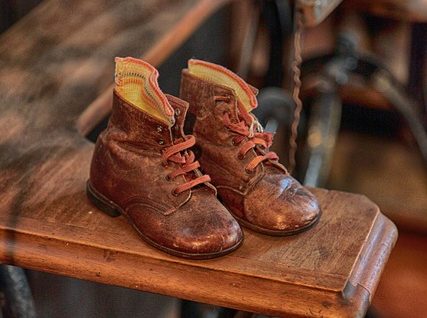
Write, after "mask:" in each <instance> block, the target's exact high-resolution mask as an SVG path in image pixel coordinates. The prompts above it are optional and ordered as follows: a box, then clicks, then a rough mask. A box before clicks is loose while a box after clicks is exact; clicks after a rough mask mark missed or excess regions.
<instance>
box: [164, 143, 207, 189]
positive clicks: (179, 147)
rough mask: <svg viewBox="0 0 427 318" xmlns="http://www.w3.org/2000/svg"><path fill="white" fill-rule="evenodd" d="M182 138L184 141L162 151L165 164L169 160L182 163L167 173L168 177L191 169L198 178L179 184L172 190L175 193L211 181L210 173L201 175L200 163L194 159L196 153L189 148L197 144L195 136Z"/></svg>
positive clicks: (176, 175)
mask: <svg viewBox="0 0 427 318" xmlns="http://www.w3.org/2000/svg"><path fill="white" fill-rule="evenodd" d="M182 139H183V141H182V142H180V143H177V144H174V145H172V146H169V147H167V148H165V149H164V150H163V152H162V160H163V163H164V164H165V165H167V163H168V161H171V162H174V163H177V164H179V165H180V166H179V167H178V168H177V169H175V170H174V171H173V172H171V173H170V174H168V175H167V179H168V180H172V179H174V178H176V177H178V176H180V175H186V174H188V173H189V172H191V171H193V172H194V175H195V176H196V178H193V179H191V180H190V181H187V182H185V183H183V184H181V185H179V186H177V187H176V188H175V189H174V190H173V192H172V194H174V195H178V194H180V193H181V192H184V191H187V190H189V189H192V188H194V187H195V186H197V185H199V184H202V183H205V182H209V181H211V178H210V177H209V176H208V175H201V173H200V172H199V171H198V170H196V169H198V168H199V167H200V164H199V162H198V161H194V159H195V156H194V153H193V152H192V151H191V150H188V149H189V148H191V147H193V146H194V145H195V144H196V139H195V138H194V136H192V135H188V136H185V138H182Z"/></svg>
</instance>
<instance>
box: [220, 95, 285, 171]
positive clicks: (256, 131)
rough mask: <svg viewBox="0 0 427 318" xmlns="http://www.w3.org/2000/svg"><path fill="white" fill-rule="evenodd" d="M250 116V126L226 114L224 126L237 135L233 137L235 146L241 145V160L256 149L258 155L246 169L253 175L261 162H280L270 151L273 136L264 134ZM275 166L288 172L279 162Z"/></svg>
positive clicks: (225, 99)
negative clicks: (234, 120)
mask: <svg viewBox="0 0 427 318" xmlns="http://www.w3.org/2000/svg"><path fill="white" fill-rule="evenodd" d="M228 100H229V99H228V98H227V97H224V96H215V101H228ZM249 115H250V116H251V117H252V121H251V123H250V124H248V123H247V122H246V121H245V120H244V119H241V118H239V121H238V122H236V123H233V122H232V121H231V119H230V114H229V113H228V112H226V113H224V124H225V126H226V127H227V128H228V129H229V130H231V131H232V132H234V133H236V134H237V135H236V136H235V137H233V144H234V145H240V144H241V147H240V149H239V152H238V158H239V159H240V160H243V159H244V158H245V156H246V154H247V153H248V152H249V151H250V150H251V149H255V151H256V153H257V154H258V155H257V156H256V157H255V158H253V159H252V160H251V161H250V162H249V163H248V165H247V166H246V167H245V170H246V172H248V173H252V172H254V171H255V169H256V167H257V166H258V165H259V164H260V163H261V162H264V161H270V160H272V161H278V160H279V156H278V155H277V154H276V153H275V152H274V151H269V150H268V149H269V148H270V146H271V145H272V143H273V134H272V133H268V132H263V129H262V126H261V124H260V123H259V122H258V120H257V119H256V118H255V116H253V115H252V114H249ZM258 146H261V147H262V149H260V148H259V147H258ZM275 164H276V165H278V166H280V168H281V169H283V170H284V171H286V169H285V167H284V166H282V165H281V164H280V163H279V162H275Z"/></svg>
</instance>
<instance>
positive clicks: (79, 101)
mask: <svg viewBox="0 0 427 318" xmlns="http://www.w3.org/2000/svg"><path fill="white" fill-rule="evenodd" d="M225 2H226V1H223V2H222V3H225ZM219 4H220V2H218V1H215V0H212V1H208V0H201V1H197V0H185V1H184V0H180V1H177V0H176V1H172V0H168V1H166V0H165V1H154V0H145V1H137V0H128V1H123V2H118V1H107V0H93V1H84V0H76V1H58V0H48V1H45V2H44V3H43V4H42V5H41V6H39V7H37V8H36V9H35V10H34V11H33V12H31V13H30V14H29V15H28V16H27V17H26V18H24V19H23V20H22V21H21V22H19V23H18V24H17V25H15V26H14V27H12V28H11V29H10V30H9V31H8V32H7V33H6V34H4V35H2V36H1V37H0V114H1V115H0V260H1V261H2V262H5V263H9V264H15V265H18V266H22V267H25V268H31V269H35V270H40V271H45V272H50V273H55V274H61V275H66V276H70V277H77V278H81V279H87V280H91V281H95V282H100V283H105V284H113V285H119V286H125V287H129V288H134V289H139V290H145V291H150V292H155V293H161V294H165V295H171V296H176V297H180V298H185V299H191V300H197V301H201V302H206V303H211V304H216V305H221V306H227V307H233V308H238V309H242V310H247V311H253V312H261V313H265V314H272V315H280V316H283V315H296V316H298V315H299V316H313V317H336V316H339V317H362V316H363V314H364V312H365V311H366V309H367V306H368V304H369V302H370V300H371V298H372V296H373V294H374V292H375V289H376V285H377V283H378V280H379V277H380V275H381V272H382V270H383V268H384V265H385V263H386V261H387V258H388V256H389V254H390V252H391V249H392V247H393V244H394V242H395V240H396V237H397V231H396V229H395V227H394V225H393V224H392V223H391V222H390V221H389V220H388V219H386V218H385V217H384V216H383V215H382V214H381V213H380V211H379V209H378V208H377V206H376V205H375V204H373V203H372V202H371V201H369V200H368V199H367V198H366V197H363V196H359V195H353V194H347V193H340V192H333V191H331V192H328V191H326V190H321V189H314V190H313V191H314V192H315V194H316V195H317V196H318V198H319V200H320V204H321V206H322V210H323V216H322V219H321V221H320V223H319V224H317V225H316V226H315V227H314V228H313V229H311V230H310V231H308V232H305V233H303V234H300V235H297V236H292V237H286V238H277V237H268V236H263V235H258V234H255V233H251V232H249V231H246V232H245V243H244V245H243V246H242V248H240V249H239V250H237V251H236V252H234V253H233V254H231V255H228V256H226V257H223V258H219V259H215V260H210V261H189V260H184V259H180V258H175V257H172V256H168V255H166V254H164V253H162V252H160V251H157V250H155V249H153V248H151V247H150V246H148V245H147V244H145V243H144V242H143V241H142V240H141V239H140V238H139V237H138V236H137V234H136V233H135V232H134V231H133V230H132V228H131V227H130V225H129V224H127V223H126V221H125V220H124V219H123V218H117V219H111V218H109V217H108V216H105V215H104V214H102V213H100V212H99V211H97V210H96V208H94V207H93V206H92V205H91V204H90V203H89V202H88V200H87V199H86V196H85V193H84V191H85V182H86V179H87V177H88V167H89V163H90V159H91V152H92V150H93V145H92V144H91V143H89V142H88V141H86V139H85V138H84V137H83V136H82V135H80V134H79V133H78V130H77V128H76V122H77V121H78V119H79V117H80V116H81V114H82V113H83V112H84V110H85V109H86V107H87V105H89V104H90V103H91V102H92V101H93V100H95V99H96V97H97V96H98V95H99V94H100V93H101V92H103V91H104V90H105V89H106V88H108V87H109V85H111V82H112V74H113V66H114V65H113V58H114V56H116V55H121V56H126V55H131V56H145V55H146V54H148V53H147V52H152V50H153V48H155V47H158V45H159V43H163V44H161V47H163V48H164V50H169V51H170V52H172V50H173V48H174V47H176V46H177V45H178V44H179V43H178V42H182V41H183V40H184V37H183V38H182V39H181V40H180V41H178V42H176V43H173V44H172V46H171V47H168V45H167V43H169V42H168V41H166V42H164V39H165V38H167V37H169V38H170V33H169V32H173V30H176V29H175V28H176V27H178V26H180V27H184V26H190V27H191V28H196V27H197V23H194V21H193V18H194V12H195V11H194V10H201V11H198V12H202V11H203V12H204V16H205V17H207V16H208V15H209V13H212V12H213V11H214V10H215V9H216V8H218V7H219ZM186 19H191V21H188V24H187V23H183V21H184V22H185V20H186ZM199 22H202V19H199ZM171 30H172V31H171ZM187 31H188V30H187ZM187 31H186V32H187ZM187 33H191V32H189V31H188V32H187ZM162 41H163V42H162ZM156 45H157V46H156ZM170 52H169V53H170ZM163 53H164V52H163ZM167 55H168V54H166V53H164V54H163V56H162V58H159V59H158V60H157V63H160V62H161V60H162V59H164V58H166V57H167ZM86 114H87V113H86ZM96 117H97V116H96V112H95V116H93V117H92V116H87V117H86V119H85V120H86V124H88V123H89V122H90V121H91V119H92V120H93V118H96Z"/></svg>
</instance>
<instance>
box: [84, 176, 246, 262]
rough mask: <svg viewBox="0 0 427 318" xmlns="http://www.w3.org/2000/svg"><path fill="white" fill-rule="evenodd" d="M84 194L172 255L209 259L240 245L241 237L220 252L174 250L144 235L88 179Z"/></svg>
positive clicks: (143, 237) (153, 244)
mask: <svg viewBox="0 0 427 318" xmlns="http://www.w3.org/2000/svg"><path fill="white" fill-rule="evenodd" d="M86 195H87V197H88V199H89V201H91V202H92V203H93V205H95V206H96V207H97V208H98V209H99V210H101V211H102V212H104V213H105V214H107V215H108V216H110V217H118V216H120V215H123V216H125V217H126V219H127V221H128V222H129V223H130V224H131V225H132V226H133V228H134V229H135V230H136V232H137V233H138V234H139V236H140V237H141V238H142V239H143V240H144V241H145V242H147V243H148V244H150V245H152V246H154V247H155V248H157V249H159V250H161V251H163V252H165V253H168V254H171V255H174V256H179V257H183V258H187V259H195V260H196V259H197V260H203V259H211V258H216V257H220V256H224V255H226V254H229V253H231V252H233V251H234V250H236V249H237V248H239V247H240V245H242V242H243V239H242V240H240V241H239V242H238V243H237V244H235V245H233V246H232V247H229V248H227V249H225V250H222V251H221V252H213V253H204V254H198V253H185V252H180V251H176V250H173V249H170V248H168V247H165V246H162V245H160V244H158V243H156V242H154V241H153V240H151V239H150V238H148V237H147V236H146V235H144V234H143V233H142V232H141V231H140V230H139V229H138V228H137V227H136V226H135V224H134V223H133V222H132V220H131V219H130V217H129V216H128V215H127V214H126V213H125V212H124V211H123V209H122V208H120V207H119V206H118V205H117V204H115V203H114V202H113V201H111V200H109V199H108V198H106V197H105V196H104V195H102V194H101V193H99V192H98V191H96V190H95V189H94V187H93V186H92V185H91V184H90V181H89V180H88V181H87V183H86Z"/></svg>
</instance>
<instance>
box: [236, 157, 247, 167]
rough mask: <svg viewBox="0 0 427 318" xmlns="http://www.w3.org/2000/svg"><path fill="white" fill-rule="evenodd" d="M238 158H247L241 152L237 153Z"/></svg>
mask: <svg viewBox="0 0 427 318" xmlns="http://www.w3.org/2000/svg"><path fill="white" fill-rule="evenodd" d="M237 159H239V160H243V159H245V156H244V155H242V154H240V153H239V154H238V155H237ZM245 170H246V169H245Z"/></svg>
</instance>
